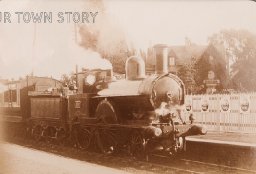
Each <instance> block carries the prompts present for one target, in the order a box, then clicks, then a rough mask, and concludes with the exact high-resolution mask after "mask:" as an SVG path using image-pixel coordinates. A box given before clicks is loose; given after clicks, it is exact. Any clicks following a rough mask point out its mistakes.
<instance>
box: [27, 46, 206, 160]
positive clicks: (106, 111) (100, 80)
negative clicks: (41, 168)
mask: <svg viewBox="0 0 256 174" xmlns="http://www.w3.org/2000/svg"><path fill="white" fill-rule="evenodd" d="M154 54H155V61H156V65H155V74H153V75H150V76H146V75H145V63H144V61H143V59H142V58H140V57H138V56H132V57H130V58H128V59H127V61H126V67H125V69H126V78H125V79H124V80H114V78H113V75H112V74H113V73H112V70H109V71H108V70H106V71H104V70H102V71H82V72H79V73H76V76H77V81H78V84H77V86H78V88H77V92H76V93H75V94H72V95H62V94H61V93H58V92H52V93H50V94H48V93H47V94H46V93H40V94H39V93H36V92H29V96H28V98H27V101H26V102H27V105H23V106H24V107H25V109H26V110H27V113H28V114H26V115H23V116H22V117H23V118H22V120H23V122H24V124H25V125H26V130H27V131H28V132H29V133H31V136H32V137H33V138H34V139H36V140H38V139H42V138H50V139H56V140H58V141H59V142H62V141H65V140H66V139H67V137H69V139H70V140H71V141H72V142H73V143H74V145H76V146H78V147H80V148H82V149H88V148H91V147H97V149H98V150H99V151H100V152H102V153H106V154H112V153H116V152H119V151H124V150H125V151H127V152H128V153H129V154H131V155H133V156H135V157H138V158H140V157H148V155H149V154H151V153H155V152H157V153H164V154H170V155H176V154H177V153H179V152H182V151H185V149H186V140H185V137H186V136H190V135H197V134H205V133H206V129H205V128H204V127H201V126H198V125H193V124H186V123H185V122H184V121H183V120H182V114H181V106H182V105H183V104H184V96H185V87H184V84H183V82H182V81H181V80H180V79H179V78H178V77H177V76H175V75H173V74H171V73H168V47H167V46H166V45H156V46H155V47H154Z"/></svg>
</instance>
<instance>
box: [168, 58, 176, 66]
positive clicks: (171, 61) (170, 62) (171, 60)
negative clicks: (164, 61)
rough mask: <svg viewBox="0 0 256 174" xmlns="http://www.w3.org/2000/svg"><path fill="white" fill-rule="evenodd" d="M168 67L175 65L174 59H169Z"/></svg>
mask: <svg viewBox="0 0 256 174" xmlns="http://www.w3.org/2000/svg"><path fill="white" fill-rule="evenodd" d="M169 65H175V58H174V57H169Z"/></svg>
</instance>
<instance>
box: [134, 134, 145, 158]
mask: <svg viewBox="0 0 256 174" xmlns="http://www.w3.org/2000/svg"><path fill="white" fill-rule="evenodd" d="M145 147H146V140H145V138H144V137H143V135H142V134H141V133H140V132H138V131H135V132H133V133H132V135H131V138H130V153H131V155H132V156H134V157H135V158H137V159H144V158H145V157H146V150H145V149H146V148H145Z"/></svg>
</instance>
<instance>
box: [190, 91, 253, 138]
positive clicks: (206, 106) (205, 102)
mask: <svg viewBox="0 0 256 174" xmlns="http://www.w3.org/2000/svg"><path fill="white" fill-rule="evenodd" d="M190 113H193V115H194V117H195V119H196V120H195V123H199V124H203V125H206V127H207V128H208V130H211V131H220V132H239V133H256V93H240V94H213V95H187V96H186V98H185V115H186V120H188V115H190Z"/></svg>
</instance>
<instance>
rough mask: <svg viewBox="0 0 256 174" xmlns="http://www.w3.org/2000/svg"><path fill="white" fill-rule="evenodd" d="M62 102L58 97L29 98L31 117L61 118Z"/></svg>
mask: <svg viewBox="0 0 256 174" xmlns="http://www.w3.org/2000/svg"><path fill="white" fill-rule="evenodd" d="M61 117H62V102H61V98H60V97H35V98H31V118H53V119H54V118H55V119H56V118H61Z"/></svg>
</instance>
